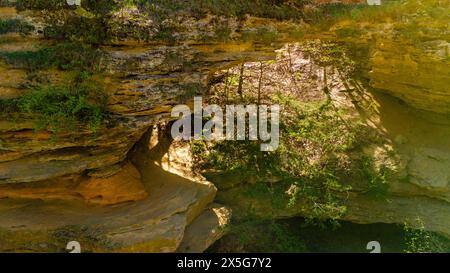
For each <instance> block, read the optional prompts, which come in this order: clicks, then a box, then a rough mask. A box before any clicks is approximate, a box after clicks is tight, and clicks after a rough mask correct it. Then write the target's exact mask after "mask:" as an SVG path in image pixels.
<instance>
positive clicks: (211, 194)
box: [0, 1, 450, 252]
mask: <svg viewBox="0 0 450 273" xmlns="http://www.w3.org/2000/svg"><path fill="white" fill-rule="evenodd" d="M321 2H330V1H321ZM332 2H335V1H332ZM345 2H355V1H345ZM1 3H3V2H1ZM111 3H113V2H111ZM114 3H116V2H114ZM63 5H65V4H63ZM92 12H93V11H92V10H89V9H88V10H84V9H81V8H77V9H76V10H75V9H70V8H67V7H66V6H64V8H62V9H60V6H58V7H54V9H53V8H52V9H50V10H48V11H47V12H41V11H39V10H34V11H29V10H28V11H27V10H25V11H20V12H17V10H16V9H14V8H11V7H8V8H0V14H1V15H2V19H7V20H19V21H24V22H26V24H27V26H28V25H31V26H33V28H32V29H31V28H30V29H29V28H28V27H26V28H25V29H23V28H16V29H13V30H5V31H4V32H6V33H3V34H0V51H1V52H7V53H24V52H36V51H37V50H38V49H39V48H46V47H48V44H47V43H48V42H49V40H46V39H43V38H44V37H47V38H48V35H51V34H55V33H56V34H58V35H61V37H62V38H64V39H66V40H70V41H75V42H79V41H81V42H86V41H87V40H89V39H93V38H98V37H102V38H105V41H100V42H99V41H97V40H95V39H94V40H95V41H90V42H92V43H93V44H95V49H96V51H98V53H99V55H100V56H99V62H98V67H96V68H97V69H98V71H96V72H98V73H96V75H94V77H95V78H96V80H97V82H98V83H99V84H100V85H102V86H103V87H104V89H105V91H106V93H107V95H108V105H107V111H108V114H109V115H108V119H107V120H106V121H105V122H104V123H103V124H102V125H101V126H100V127H99V128H97V130H95V131H94V130H92V129H91V128H88V126H78V127H77V128H76V130H72V131H64V132H51V131H50V130H40V131H37V130H35V127H36V120H37V119H38V117H37V116H35V115H32V114H25V113H20V112H14V113H7V114H5V113H3V112H1V115H2V118H1V120H0V184H1V185H0V198H1V200H0V211H1V213H0V250H2V251H38V252H48V251H64V250H65V245H66V244H67V242H69V241H73V240H75V241H79V242H80V243H81V246H82V251H96V252H101V251H111V252H174V251H180V252H201V251H204V250H205V249H206V248H207V247H208V246H209V245H210V244H212V243H213V242H214V241H215V240H217V239H219V238H220V237H221V236H222V235H223V234H224V232H225V231H226V229H224V227H225V226H226V225H227V223H228V222H229V221H230V215H231V212H230V209H228V208H227V207H225V206H221V205H213V206H211V205H210V204H211V203H212V202H213V200H214V199H215V195H216V191H217V189H216V187H215V186H214V185H213V184H212V183H210V182H208V181H207V180H206V179H205V178H203V177H202V176H200V175H198V174H196V173H193V172H192V166H193V164H192V158H190V156H191V155H190V146H189V144H187V143H171V142H170V137H169V136H167V135H164V133H163V132H164V130H158V126H161V124H164V123H165V122H167V121H168V120H169V119H170V117H169V114H170V110H171V109H172V106H173V105H175V104H179V103H185V102H187V101H189V99H191V98H192V97H193V96H194V95H195V94H204V93H205V92H206V91H207V90H208V88H209V87H210V86H211V85H214V84H216V83H217V82H220V79H221V78H222V77H223V76H224V75H226V74H227V73H229V72H231V73H233V71H236V70H237V68H236V65H238V64H240V63H243V62H245V63H246V65H245V68H246V73H247V74H248V75H247V76H248V79H251V80H253V82H249V81H246V82H245V83H244V88H249V89H251V88H252V87H255V84H257V80H255V79H256V77H257V75H259V73H260V72H259V69H260V67H261V65H260V62H261V61H266V60H273V59H275V56H276V55H277V53H276V52H275V51H274V50H275V49H279V48H281V47H282V43H284V42H290V41H292V40H295V39H306V38H308V37H317V36H323V35H321V33H319V34H317V33H309V35H305V33H306V32H307V25H306V24H305V23H304V22H303V21H299V22H298V23H293V22H292V21H291V22H286V21H277V20H274V19H263V18H256V17H252V16H247V15H246V16H242V18H237V17H235V16H225V15H213V14H210V13H207V14H202V15H201V16H200V15H198V14H197V15H196V16H197V17H196V16H194V15H192V14H190V13H189V12H183V11H178V13H177V14H176V16H172V17H171V16H169V15H167V14H165V15H167V16H168V18H167V20H163V21H158V20H157V18H153V17H150V15H149V14H145V13H143V12H142V11H141V10H140V9H139V8H138V7H122V8H119V9H117V10H115V11H114V12H112V13H110V14H108V17H107V18H108V21H102V22H101V24H98V22H97V20H98V18H100V16H97V17H96V15H94V14H92ZM49 14H50V15H54V16H55V18H56V19H57V21H58V20H59V19H64V20H67V21H64V20H63V21H64V23H65V24H63V26H61V25H57V28H56V29H52V28H50V29H48V28H47V27H48V24H49V22H48V21H46V20H47V19H49V18H47V16H48V15H49ZM255 14H257V12H256V11H255ZM271 16H272V14H271ZM278 16H280V15H279V14H273V16H272V18H278ZM50 17H52V16H50ZM55 18H50V19H55ZM297 19H298V18H297ZM14 22H17V21H14ZM21 26H22V25H21ZM86 26H89V27H88V28H86ZM224 26H225V27H224ZM363 26H364V25H363ZM59 27H63V28H64V27H67V28H68V29H69V30H67V33H66V32H64V31H66V30H65V29H63V30H61V29H60V28H59ZM103 27H106V29H103ZM344 27H345V24H344ZM364 27H368V25H367V24H366V25H365V26H364ZM73 28H76V29H75V30H73ZM78 28H79V29H78ZM98 28H99V29H98ZM368 28H369V29H372V30H373V28H374V27H368ZM375 28H376V27H375ZM91 29H92V31H93V33H94V34H95V35H93V36H94V37H92V35H88V34H92V32H90V31H91ZM22 30H25V31H22ZM49 30H51V31H49ZM78 30H80V31H78ZM96 30H98V31H99V33H95V31H96ZM339 30H341V31H339ZM385 30H386V31H385ZM21 31H22V32H21ZM52 31H54V32H52ZM58 31H62V33H59V32H58ZM392 31H393V28H392V26H391V27H389V24H386V25H383V28H381V27H380V28H379V29H378V30H377V31H376V32H375V34H374V35H372V34H373V32H372V33H371V34H367V33H366V34H367V35H366V36H364V37H363V38H364V39H363V40H362V41H360V43H366V44H364V45H363V47H364V48H365V49H367V51H368V52H369V54H368V55H367V56H365V57H368V58H369V59H370V61H369V62H368V63H367V64H364V65H366V66H367V67H368V68H369V69H368V70H370V71H371V72H370V73H368V75H367V76H368V77H369V78H370V84H371V85H372V87H376V88H378V89H382V90H383V91H384V92H386V93H389V94H391V95H394V96H396V97H398V98H401V99H402V100H403V101H405V102H407V103H408V104H410V105H412V106H414V107H417V108H419V109H424V110H430V111H433V112H438V113H444V114H448V113H449V112H450V110H449V109H450V107H449V106H450V99H449V98H450V97H449V96H448V88H447V87H448V83H449V78H450V75H449V74H448V71H449V69H448V50H447V49H448V43H447V42H448V41H446V40H445V37H444V38H442V37H439V39H438V38H437V37H436V36H433V39H431V41H427V42H421V43H419V44H420V46H413V45H411V43H409V42H408V41H409V40H407V39H406V40H405V39H404V37H401V38H402V39H396V37H394V36H392V35H391V34H392V33H393V32H392ZM19 32H20V33H19ZM337 32H339V33H341V34H342V33H343V31H342V29H339V27H338V28H336V29H334V30H333V33H332V34H331V36H327V35H329V34H330V33H326V35H324V36H327V37H326V38H327V39H329V38H330V37H331V38H332V39H333V38H336V33H337ZM344 32H345V31H344ZM382 32H386V33H384V34H386V35H381V36H377V35H379V34H380V33H382ZM56 34H55V36H57V37H56V38H58V37H59V36H58V35H56ZM97 34H98V35H97ZM333 35H334V36H333ZM389 35H391V36H389ZM61 37H59V38H61ZM53 38H55V37H53ZM107 38H108V39H107ZM394 38H395V39H394ZM72 39H73V40H72ZM351 40H352V41H353V42H354V39H351ZM299 48H300V49H299ZM285 49H286V47H285V48H284V52H285V53H286V50H285ZM290 49H292V52H291V51H289V50H290ZM288 51H289V55H290V54H291V53H293V55H294V56H293V57H294V59H290V60H288V59H287V57H286V55H285V56H284V59H283V60H282V61H280V60H277V61H276V62H269V64H268V67H269V68H267V67H266V68H265V69H272V70H273V71H272V72H274V73H273V75H272V76H273V77H271V78H270V83H269V81H267V82H266V83H265V84H267V85H270V86H269V87H268V88H267V89H271V88H272V89H273V88H274V87H276V88H277V89H282V90H289V92H297V93H298V94H301V95H299V96H300V97H301V98H302V99H304V101H307V102H311V101H317V100H321V99H324V98H325V97H326V95H329V96H330V98H331V99H333V100H334V101H336V102H337V105H338V106H339V107H342V108H343V109H345V110H346V111H347V110H348V111H349V112H350V115H353V116H356V115H361V117H360V118H361V119H363V120H365V122H366V123H367V125H368V126H372V127H373V128H374V130H377V132H378V133H379V134H380V135H381V136H382V140H380V142H377V143H375V144H374V145H373V146H370V147H365V149H364V153H366V154H368V155H371V156H373V157H374V158H375V159H377V160H378V162H383V163H386V162H389V163H391V162H392V166H391V167H393V169H395V171H396V176H395V177H393V178H392V179H391V180H390V181H389V192H388V195H387V196H386V197H385V199H383V200H376V199H372V198H371V197H370V196H368V195H367V192H366V186H367V181H352V186H353V190H352V191H351V192H350V194H349V196H348V199H347V200H346V201H347V202H346V206H347V209H348V211H347V213H346V214H345V216H343V219H345V220H349V221H354V222H358V223H373V222H387V223H404V222H410V223H411V224H415V222H414V220H415V219H416V218H417V217H420V218H421V219H422V221H423V222H424V223H425V225H426V227H427V228H428V229H430V230H434V231H438V232H441V233H443V234H447V235H448V234H450V230H449V227H450V225H449V223H448V219H450V210H449V204H448V202H449V201H450V188H449V187H450V186H449V182H450V181H449V177H450V174H449V171H448V170H449V169H450V168H449V167H450V165H449V164H450V159H449V157H448V154H450V151H449V149H448V147H450V143H449V139H450V137H449V136H450V131H449V123H448V117H447V116H446V115H440V114H436V113H435V114H432V113H426V114H425V113H422V112H418V111H417V110H415V109H414V108H410V107H407V106H405V105H403V104H401V103H399V102H398V101H396V100H394V99H393V98H391V97H384V96H382V95H379V94H378V93H372V92H371V90H366V89H364V88H362V87H361V85H360V84H359V83H357V82H347V81H346V80H345V79H342V76H341V75H339V74H338V73H336V72H335V71H334V70H333V69H331V68H330V71H329V75H328V79H327V80H328V83H324V82H323V81H322V77H323V73H324V67H322V66H320V65H315V64H314V63H312V62H311V60H310V59H308V58H306V59H305V56H304V54H297V53H298V51H301V46H300V47H299V46H298V45H296V46H293V47H292V48H291V47H289V48H288ZM296 54H297V55H296ZM289 57H292V56H289ZM280 71H281V72H282V73H278V72H280ZM286 71H288V72H289V73H291V74H290V75H288V77H287V76H286V74H283V73H284V72H286ZM33 72H36V71H33ZM39 72H42V73H44V74H46V75H47V76H48V81H49V83H50V84H56V83H59V82H60V81H61V79H62V78H64V76H66V74H69V73H70V71H67V70H64V69H56V68H55V67H52V68H46V69H43V70H42V71H39ZM100 72H101V73H100ZM325 72H326V71H325ZM411 77H414V79H415V80H414V81H413V82H412V81H411ZM33 78H36V75H34V74H33V73H30V71H29V70H28V68H27V67H26V66H24V65H20V64H17V63H14V62H6V61H3V60H2V61H0V99H10V98H17V97H20V96H22V95H24V94H26V93H27V92H28V91H29V89H30V87H34V86H36V82H35V79H33ZM327 85H330V86H329V87H330V88H331V89H332V90H331V92H330V94H324V93H323V92H322V91H323V90H324V87H326V86H327ZM253 89H254V90H256V88H253ZM264 89H265V88H264ZM360 102H363V103H368V104H369V105H370V106H368V107H367V108H373V109H372V110H371V111H370V112H369V113H364V111H362V110H364V109H361V107H360V106H361V105H358V103H360ZM363 106H367V105H366V104H364V105H363ZM392 154H394V156H392ZM216 176H217V174H216ZM219 177H220V179H218V180H222V181H223V180H225V182H226V183H221V182H220V181H217V187H218V188H219V190H220V191H219V195H218V198H217V200H218V201H219V202H220V203H224V204H226V205H227V206H229V207H231V208H232V209H233V214H234V215H236V216H237V217H240V216H242V215H245V213H247V212H248V211H249V210H250V211H252V213H255V214H259V215H260V216H263V217H272V218H282V217H292V216H297V215H303V211H301V210H300V209H299V208H298V207H289V208H287V207H277V206H274V205H273V204H274V203H273V200H272V199H271V198H272V196H271V195H267V196H264V197H263V198H261V197H258V198H252V197H251V196H250V197H249V196H248V195H246V196H244V195H245V194H244V193H245V192H246V189H249V188H250V187H251V186H252V185H253V183H254V182H255V181H242V178H241V177H238V179H236V177H234V178H233V181H231V178H230V179H229V178H228V177H225V178H224V177H223V176H220V174H219ZM235 180H237V181H235ZM215 182H216V181H215ZM269 182H270V184H271V186H274V187H278V186H280V187H282V186H281V184H277V183H278V182H279V181H278V180H277V179H273V181H272V180H271V181H269ZM224 184H226V185H224ZM272 184H274V185H272ZM288 190H289V188H286V189H285V188H283V189H282V192H288Z"/></svg>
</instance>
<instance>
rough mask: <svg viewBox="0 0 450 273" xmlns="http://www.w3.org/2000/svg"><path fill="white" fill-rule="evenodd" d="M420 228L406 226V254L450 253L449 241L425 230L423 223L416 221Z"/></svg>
mask: <svg viewBox="0 0 450 273" xmlns="http://www.w3.org/2000/svg"><path fill="white" fill-rule="evenodd" d="M416 221H417V224H418V225H419V227H418V228H413V227H411V226H409V225H408V224H405V226H404V232H405V241H406V246H407V247H406V249H405V252H406V253H445V252H449V251H450V244H449V243H450V242H449V240H448V239H446V238H444V237H442V236H440V235H438V234H436V233H433V232H430V231H426V230H425V226H424V224H423V222H422V221H421V220H420V219H419V218H418V219H416Z"/></svg>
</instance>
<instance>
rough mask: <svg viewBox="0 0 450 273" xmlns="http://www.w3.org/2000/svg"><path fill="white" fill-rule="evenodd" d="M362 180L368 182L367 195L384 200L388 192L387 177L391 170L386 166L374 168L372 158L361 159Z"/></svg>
mask: <svg viewBox="0 0 450 273" xmlns="http://www.w3.org/2000/svg"><path fill="white" fill-rule="evenodd" d="M360 170H361V174H362V177H361V178H362V180H363V181H367V182H368V186H367V193H368V194H369V195H371V196H373V197H375V198H386V196H387V194H388V190H389V183H388V181H389V177H390V176H391V175H392V173H393V172H392V170H390V169H389V168H388V167H387V166H385V165H381V166H380V167H378V168H377V167H376V166H375V164H374V162H373V160H372V158H370V157H367V156H365V157H363V158H362V159H361V168H360Z"/></svg>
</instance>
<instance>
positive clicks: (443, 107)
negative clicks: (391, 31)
mask: <svg viewBox="0 0 450 273" xmlns="http://www.w3.org/2000/svg"><path fill="white" fill-rule="evenodd" d="M449 57H450V43H449V42H448V41H445V40H434V41H428V42H424V43H422V44H419V45H417V44H416V45H414V46H413V45H411V44H408V43H403V42H402V41H393V40H386V39H380V40H378V41H377V43H376V45H375V46H374V49H373V53H372V56H371V59H370V66H371V69H372V70H371V72H370V79H371V85H372V86H373V87H375V88H379V89H383V90H386V92H388V93H389V94H391V95H393V96H396V97H398V98H400V99H402V100H403V101H405V102H407V103H408V104H410V105H411V106H413V107H416V108H418V109H423V110H428V111H433V112H438V113H444V114H449V113H450V93H449V85H450V61H449ZM412 79H413V80H412Z"/></svg>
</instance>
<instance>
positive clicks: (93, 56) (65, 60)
mask: <svg viewBox="0 0 450 273" xmlns="http://www.w3.org/2000/svg"><path fill="white" fill-rule="evenodd" d="M0 58H1V59H3V60H4V61H5V62H6V63H8V64H11V65H13V66H16V67H20V68H24V69H27V70H29V71H36V70H42V69H48V68H57V69H61V70H78V71H92V72H93V71H98V66H99V60H100V51H99V50H98V49H96V48H94V47H92V46H90V45H86V44H82V43H70V42H68V43H60V44H56V45H54V46H51V47H46V48H41V49H39V50H37V51H14V52H0Z"/></svg>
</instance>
